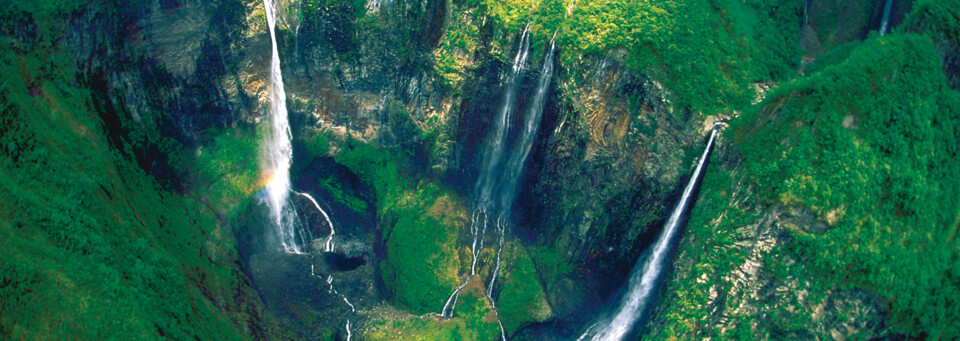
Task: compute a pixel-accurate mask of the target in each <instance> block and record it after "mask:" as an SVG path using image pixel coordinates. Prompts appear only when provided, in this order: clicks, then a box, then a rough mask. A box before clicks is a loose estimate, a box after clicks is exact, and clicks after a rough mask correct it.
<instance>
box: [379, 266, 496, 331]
mask: <svg viewBox="0 0 960 341" xmlns="http://www.w3.org/2000/svg"><path fill="white" fill-rule="evenodd" d="M481 286H482V281H481V280H480V279H479V277H478V278H475V280H474V283H473V284H471V285H468V286H467V287H465V288H464V290H463V291H462V292H461V295H460V298H459V300H458V301H457V316H456V317H455V318H452V319H443V320H440V319H437V318H436V317H413V318H410V319H406V320H395V321H383V322H378V323H375V324H374V325H373V326H370V327H369V328H368V329H367V331H366V332H365V334H364V337H365V338H366V339H369V340H424V341H426V340H451V341H459V340H495V339H497V338H498V337H500V327H499V326H498V325H497V320H496V315H495V313H494V312H493V309H492V308H491V307H490V304H489V303H487V299H486V297H484V295H483V290H482V287H481Z"/></svg>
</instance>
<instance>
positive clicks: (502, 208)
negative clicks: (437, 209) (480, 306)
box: [441, 27, 556, 340]
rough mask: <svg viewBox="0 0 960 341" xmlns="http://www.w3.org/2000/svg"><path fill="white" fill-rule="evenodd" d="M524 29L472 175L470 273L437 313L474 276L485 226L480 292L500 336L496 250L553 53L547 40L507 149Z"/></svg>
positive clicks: (525, 43)
mask: <svg viewBox="0 0 960 341" xmlns="http://www.w3.org/2000/svg"><path fill="white" fill-rule="evenodd" d="M528 28H529V27H527V28H524V31H523V34H521V37H520V48H519V50H518V51H517V55H516V57H514V64H513V69H512V70H511V71H512V73H511V74H510V75H509V76H508V79H507V91H506V93H505V94H504V102H503V106H502V107H501V110H500V111H499V112H498V114H499V115H498V116H497V120H496V121H495V122H494V129H493V130H492V131H491V132H490V135H489V136H488V139H487V149H486V150H485V152H484V154H483V161H482V162H483V163H482V165H481V167H480V174H479V177H478V179H477V185H476V186H477V187H476V203H477V208H476V210H475V211H474V213H473V217H472V219H471V226H470V233H471V234H472V235H473V243H472V245H471V246H472V247H471V253H472V254H473V260H472V263H471V267H470V276H469V277H468V278H467V279H466V280H465V281H464V283H463V284H461V285H460V287H458V288H457V289H456V290H454V292H453V294H452V295H450V298H448V299H447V302H446V304H444V307H443V311H442V312H441V315H442V316H445V317H452V316H453V311H454V308H456V302H457V296H458V295H459V293H460V290H461V289H462V288H463V286H464V285H466V283H467V282H468V281H469V280H470V279H471V278H472V277H473V276H474V275H476V264H477V255H478V253H479V252H480V250H482V249H483V245H484V240H483V238H484V235H485V234H486V230H487V227H488V225H489V224H491V223H492V224H493V227H494V228H495V229H496V231H497V235H498V240H497V253H496V263H495V265H494V269H493V271H492V273H491V277H490V282H489V283H488V285H487V290H486V296H487V299H488V300H489V301H490V304H491V306H492V307H493V308H494V309H495V312H496V313H497V322H498V323H499V324H500V337H501V339H504V340H505V339H506V335H505V333H504V329H503V323H502V321H501V319H500V314H499V311H497V310H496V307H497V305H496V300H495V299H494V298H493V288H494V285H495V284H496V281H497V276H498V274H499V273H500V265H501V257H500V256H501V254H502V252H503V246H504V243H505V237H506V231H507V227H508V225H509V213H510V207H511V206H512V205H513V200H514V199H515V197H516V194H517V193H516V192H517V185H518V184H519V180H520V177H521V175H522V173H523V165H524V162H525V161H526V159H527V156H529V154H530V149H531V147H532V146H533V142H534V141H535V140H536V134H537V130H538V128H539V127H540V120H541V117H542V114H543V108H544V106H545V104H546V100H547V96H546V95H547V90H548V89H549V85H550V80H551V79H552V77H553V55H554V49H555V47H556V45H555V43H554V41H553V39H551V40H550V49H549V50H548V51H547V54H546V56H545V57H544V62H543V69H541V71H540V77H539V78H538V81H537V87H536V92H535V93H534V95H533V100H532V101H531V104H530V106H529V107H528V110H527V111H526V115H525V116H524V121H523V126H522V127H521V130H520V136H519V139H517V140H516V141H515V142H514V143H513V145H512V146H513V148H512V149H509V150H508V148H507V146H506V144H507V141H506V137H507V135H508V134H509V131H510V126H509V122H510V120H511V113H512V112H513V110H514V101H515V97H516V91H517V86H518V85H517V84H516V83H517V81H518V79H517V78H518V77H519V75H520V72H521V71H522V70H523V66H524V63H525V61H526V58H527V55H528V53H529V51H528V50H529V44H530V41H529V39H530V37H529V31H528Z"/></svg>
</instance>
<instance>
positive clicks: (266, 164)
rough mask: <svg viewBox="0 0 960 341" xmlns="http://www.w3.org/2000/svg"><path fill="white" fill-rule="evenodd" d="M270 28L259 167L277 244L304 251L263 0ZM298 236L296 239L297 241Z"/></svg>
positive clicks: (271, 13) (271, 18)
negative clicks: (266, 108) (265, 178)
mask: <svg viewBox="0 0 960 341" xmlns="http://www.w3.org/2000/svg"><path fill="white" fill-rule="evenodd" d="M263 7H264V10H265V12H266V17H267V27H268V29H269V30H270V46H271V48H272V51H271V52H272V56H271V58H270V91H269V99H270V117H269V121H270V129H269V130H268V131H267V132H266V136H265V138H264V145H263V151H262V155H261V161H260V162H261V169H262V171H263V172H264V173H265V174H267V175H268V179H269V181H268V182H267V188H266V194H267V205H268V206H269V207H270V216H271V217H272V218H273V220H274V223H275V224H276V228H277V235H278V236H279V237H280V244H281V246H282V247H283V250H284V251H286V252H287V253H303V252H302V251H301V246H300V244H303V243H305V242H307V241H308V240H306V239H305V238H304V237H303V236H302V235H301V236H299V237H300V238H298V234H302V231H298V230H297V228H296V215H297V213H296V210H295V209H294V208H293V206H291V205H289V202H288V200H289V198H290V162H291V160H292V159H293V149H292V147H291V145H290V124H289V122H288V121H287V95H286V93H285V92H284V91H283V77H282V76H281V75H280V57H279V55H278V52H277V37H276V34H275V33H274V27H275V26H276V21H277V19H276V13H275V12H276V8H274V6H273V1H272V0H263ZM298 239H299V242H298Z"/></svg>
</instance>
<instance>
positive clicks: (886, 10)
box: [880, 0, 893, 37]
mask: <svg viewBox="0 0 960 341" xmlns="http://www.w3.org/2000/svg"><path fill="white" fill-rule="evenodd" d="M891 7H893V0H887V2H886V4H884V5H883V19H881V20H880V36H881V37H882V36H884V35H886V34H887V23H888V22H889V21H890V8H891Z"/></svg>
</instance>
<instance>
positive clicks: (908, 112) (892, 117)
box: [733, 35, 960, 339]
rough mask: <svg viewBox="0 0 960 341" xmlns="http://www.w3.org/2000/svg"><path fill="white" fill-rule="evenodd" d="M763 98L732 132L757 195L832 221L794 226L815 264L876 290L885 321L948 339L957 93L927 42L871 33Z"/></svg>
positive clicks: (952, 333)
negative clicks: (807, 229) (802, 228)
mask: <svg viewBox="0 0 960 341" xmlns="http://www.w3.org/2000/svg"><path fill="white" fill-rule="evenodd" d="M766 103H767V104H766V105H764V106H763V109H761V110H756V111H753V112H751V113H748V114H745V115H744V116H743V117H741V118H739V119H738V120H737V121H736V122H735V123H734V125H733V128H734V133H733V134H734V142H735V144H736V145H737V146H738V149H740V150H741V151H742V152H743V156H744V159H745V160H748V163H747V165H746V172H747V174H748V176H749V177H750V178H752V179H754V181H755V182H754V183H755V184H756V185H757V186H758V187H759V188H760V189H761V191H762V193H763V194H764V195H765V196H766V197H767V198H769V199H770V200H773V201H775V202H777V203H780V204H782V205H786V206H792V205H801V206H806V207H809V208H811V209H812V210H814V211H815V212H816V213H817V215H818V217H820V218H821V219H824V220H826V221H831V223H832V224H833V223H834V222H835V226H834V228H832V229H830V230H829V231H827V232H825V233H824V234H822V235H821V234H809V233H800V232H798V233H797V234H796V235H795V237H796V240H797V246H798V250H800V251H801V252H804V253H808V254H810V255H811V256H812V259H811V261H812V262H813V267H814V269H815V271H816V273H817V274H819V275H820V276H823V277H824V279H826V280H828V281H830V282H837V283H842V284H843V285H851V286H856V287H863V288H868V289H869V290H872V291H876V292H877V293H879V294H880V295H882V296H883V297H884V298H886V299H888V300H889V302H890V307H889V308H890V314H891V318H892V321H893V322H894V326H895V328H896V329H897V330H900V331H902V332H905V333H907V334H911V335H926V336H928V337H933V338H941V337H942V338H948V339H949V338H953V337H957V336H958V334H957V333H958V332H960V331H958V330H956V327H957V326H956V325H955V323H954V322H955V321H956V320H957V319H958V318H960V315H957V313H958V311H957V309H956V305H957V304H958V302H957V301H956V299H957V298H958V297H960V287H958V285H957V284H958V283H960V282H958V279H960V260H958V258H957V257H958V251H957V250H958V247H960V242H958V241H957V240H956V237H955V235H956V230H957V224H958V217H960V203H958V202H956V200H953V199H954V198H955V197H956V193H958V191H960V158H958V156H960V154H958V150H957V148H958V142H960V130H958V127H957V122H958V119H960V94H958V93H956V92H954V91H950V90H949V89H948V88H947V85H946V80H945V77H944V75H943V73H942V72H941V68H940V63H939V58H938V53H937V51H936V49H935V48H934V46H933V44H932V43H931V41H930V40H929V39H928V38H925V37H922V36H914V35H893V36H889V37H886V38H880V39H871V40H869V41H867V42H865V43H864V44H862V45H860V46H858V47H857V48H856V49H855V50H854V51H853V52H852V53H851V54H850V56H849V57H848V58H847V59H846V60H845V61H843V62H842V63H840V64H838V65H836V66H831V67H827V68H825V69H824V70H823V71H820V72H818V73H816V74H813V75H811V76H810V77H808V78H804V79H799V80H796V81H793V82H791V83H789V84H786V85H783V86H781V87H780V88H779V89H777V91H776V93H775V94H773V95H772V96H771V97H770V98H769V99H768V100H767V102H766Z"/></svg>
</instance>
